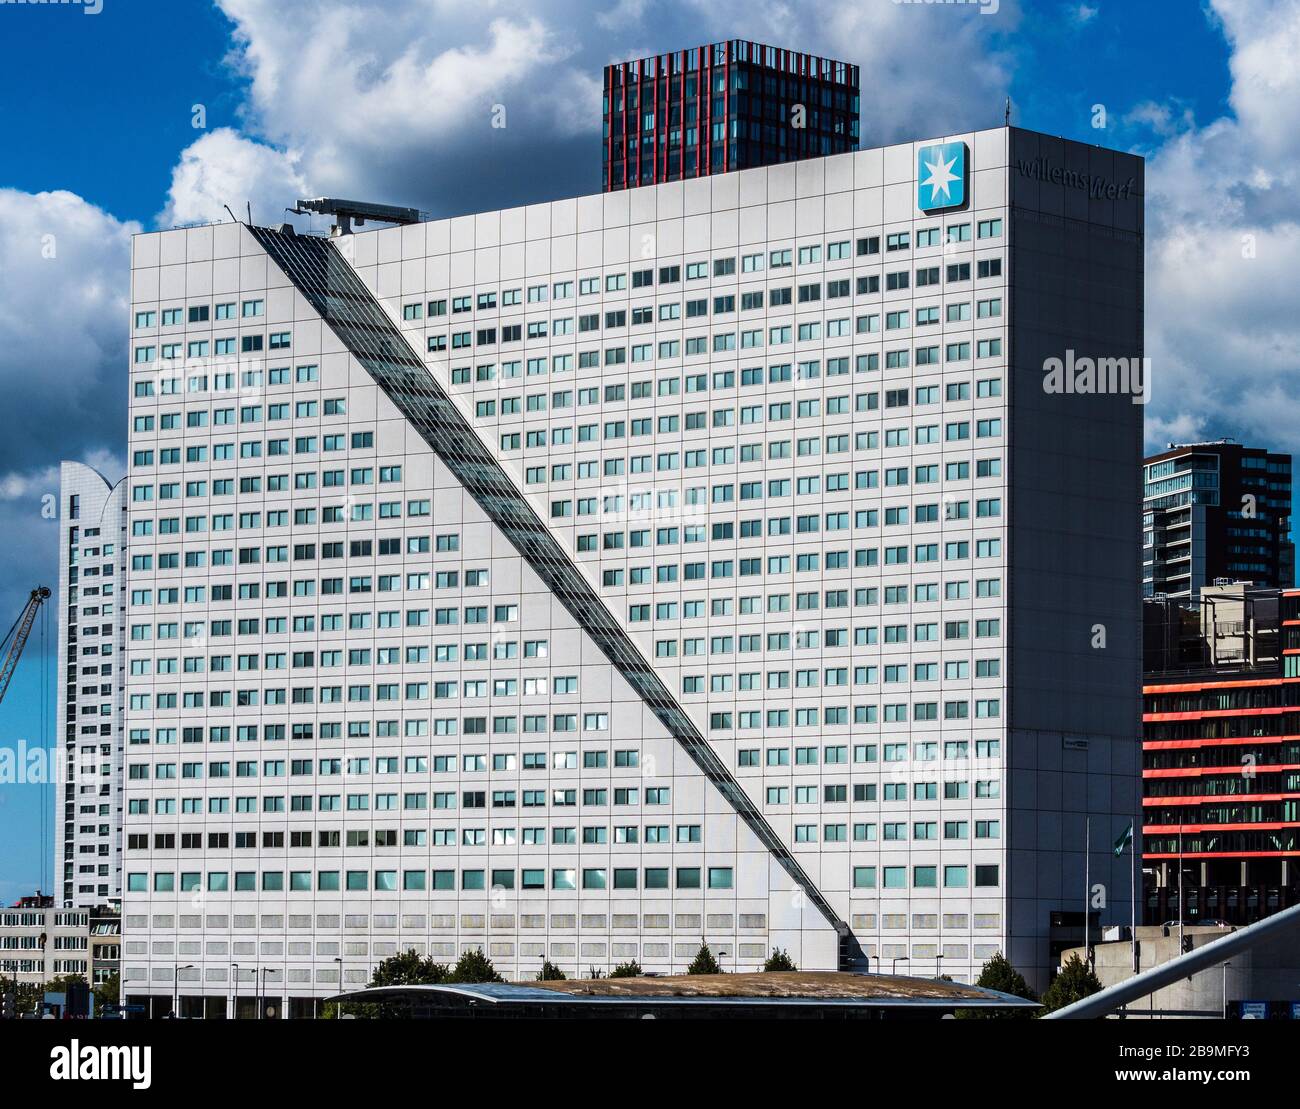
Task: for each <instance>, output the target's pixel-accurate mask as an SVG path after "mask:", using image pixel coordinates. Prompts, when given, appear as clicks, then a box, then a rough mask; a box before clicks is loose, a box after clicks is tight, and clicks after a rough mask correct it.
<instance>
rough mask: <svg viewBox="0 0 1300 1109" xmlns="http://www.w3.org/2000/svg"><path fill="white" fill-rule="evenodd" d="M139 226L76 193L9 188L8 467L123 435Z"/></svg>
mask: <svg viewBox="0 0 1300 1109" xmlns="http://www.w3.org/2000/svg"><path fill="white" fill-rule="evenodd" d="M139 230H140V227H139V225H138V224H134V223H122V222H120V221H118V220H117V219H114V218H113V216H111V215H109V214H108V213H107V212H104V211H102V210H101V209H99V208H96V207H95V206H94V205H93V204H89V203H87V202H86V201H85V200H83V199H81V197H79V196H76V195H74V194H72V193H70V192H43V193H25V192H20V191H18V190H16V189H0V258H4V260H5V264H4V266H3V267H0V334H3V335H4V336H5V341H4V343H3V344H0V390H3V396H4V411H5V413H6V416H7V417H8V418H7V419H6V421H5V435H4V436H3V438H0V473H12V472H15V471H21V472H28V471H31V470H33V469H35V468H38V467H40V466H49V465H53V464H55V463H57V461H58V460H59V454H60V446H59V444H60V443H61V442H76V443H78V445H79V449H80V450H83V451H84V450H89V449H93V448H95V447H99V446H105V445H116V444H117V443H119V442H120V441H121V439H122V437H123V435H124V434H125V431H126V390H125V388H124V387H123V386H124V380H125V371H126V366H127V350H126V326H127V313H128V311H129V305H128V282H127V281H126V280H125V277H126V274H127V273H128V272H129V271H130V265H131V261H130V257H131V255H130V251H131V235H132V234H134V233H136V232H138V231H139ZM114 421H116V423H114ZM52 429H57V433H56V434H52Z"/></svg>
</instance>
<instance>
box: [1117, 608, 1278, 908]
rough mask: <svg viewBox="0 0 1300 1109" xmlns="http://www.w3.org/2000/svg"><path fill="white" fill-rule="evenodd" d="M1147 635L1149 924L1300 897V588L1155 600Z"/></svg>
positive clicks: (1146, 863)
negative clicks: (1196, 601)
mask: <svg viewBox="0 0 1300 1109" xmlns="http://www.w3.org/2000/svg"><path fill="white" fill-rule="evenodd" d="M1145 647H1146V656H1147V658H1146V678H1145V684H1144V686H1143V695H1144V704H1143V716H1142V719H1143V742H1142V748H1143V759H1142V778H1143V800H1142V804H1143V820H1142V833H1143V859H1144V870H1145V873H1146V879H1147V881H1146V898H1145V903H1146V920H1147V923H1149V924H1159V923H1163V922H1166V921H1171V920H1176V919H1179V918H1180V916H1181V918H1182V919H1184V920H1186V921H1189V922H1190V921H1193V920H1206V921H1209V920H1225V921H1227V922H1229V923H1232V924H1244V923H1248V922H1250V921H1253V920H1258V919H1260V918H1261V917H1263V916H1267V915H1269V914H1270V913H1273V912H1276V911H1277V910H1278V909H1281V908H1285V907H1287V906H1288V905H1293V904H1296V903H1297V902H1300V590H1296V589H1289V590H1277V589H1253V588H1250V587H1249V586H1243V585H1241V584H1235V585H1220V586H1217V587H1213V588H1211V587H1207V588H1206V590H1205V591H1204V593H1203V596H1202V600H1201V604H1200V606H1199V608H1187V607H1185V606H1179V605H1176V604H1174V603H1172V602H1169V601H1161V600H1155V601H1148V602H1147V604H1146V643H1145ZM1180 871H1181V881H1180ZM1180 903H1181V905H1182V908H1183V911H1182V912H1181V913H1180Z"/></svg>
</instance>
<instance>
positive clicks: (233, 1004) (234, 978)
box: [230, 963, 239, 1020]
mask: <svg viewBox="0 0 1300 1109" xmlns="http://www.w3.org/2000/svg"><path fill="white" fill-rule="evenodd" d="M230 966H231V969H232V970H233V971H234V972H235V973H234V974H233V975H231V977H230V1019H231V1020H234V1019H235V1018H236V1017H237V1016H239V964H238V963H231V964H230Z"/></svg>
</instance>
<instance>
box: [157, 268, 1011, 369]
mask: <svg viewBox="0 0 1300 1109" xmlns="http://www.w3.org/2000/svg"><path fill="white" fill-rule="evenodd" d="M904 276H905V275H904ZM814 299H815V298H814ZM1000 300H1001V298H994V299H993V300H989V301H980V302H978V303H979V304H980V305H981V306H983V305H985V304H989V305H992V304H995V303H998V302H1000ZM948 307H949V308H950V309H951V310H952V311H953V312H954V313H960V311H962V310H963V309H964V310H966V311H969V307H970V305H969V304H968V303H963V304H958V305H949V306H948ZM989 311H990V312H991V311H992V309H991V308H990V309H989ZM999 313H1000V304H999ZM916 314H917V325H918V326H925V325H928V324H937V323H938V322H939V309H938V307H937V306H933V307H930V308H918V309H917V310H916ZM969 318H970V317H969V316H966V317H965V319H969ZM981 318H986V319H994V318H995V317H994V316H992V315H990V316H987V317H981ZM553 322H554V323H556V324H569V323H571V322H572V321H570V320H556V321H553ZM647 322H649V321H647ZM950 322H960V317H959V318H958V319H955V320H951V321H950ZM886 323H887V325H888V326H887V328H886V329H887V330H896V329H905V328H907V327H908V323H907V313H906V312H905V311H898V312H891V313H887V314H886ZM823 324H824V326H825V332H824V334H823V330H822V328H823ZM849 325H850V318H849V317H848V316H844V317H842V318H838V319H829V320H825V321H823V320H815V321H809V322H801V323H799V324H798V328H797V335H798V339H797V341H798V342H800V343H807V342H819V341H821V340H822V338H823V337H824V338H826V339H846V338H849V337H851V336H852V335H855V334H856V335H867V334H875V333H878V332H879V331H880V315H879V314H878V313H872V314H866V315H860V316H858V317H857V318H856V321H855V322H854V326H853V329H850V326H849ZM522 326H523V325H522V324H508V325H505V326H503V327H502V328H501V329H500V333H501V339H500V342H501V343H515V342H520V341H521V338H522V335H521V330H520V329H521V327H522ZM546 328H547V324H546V323H544V322H540V321H539V322H537V323H532V324H529V325H528V337H529V338H530V339H536V338H546V337H547V331H546ZM551 334H552V335H553V336H558V335H561V334H564V335H571V334H572V331H567V330H566V331H553V332H552V333H551ZM739 335H740V339H739V346H737V338H736V336H737V333H736V332H734V331H726V332H715V333H714V335H713V337H712V342H711V343H710V340H709V337H708V336H706V335H697V336H690V337H687V338H686V340H685V346H684V347H683V343H682V340H680V339H663V340H660V341H659V345H658V351H659V353H658V357H659V358H661V359H664V360H671V359H676V358H680V357H681V356H682V351H683V349H684V350H685V353H686V356H687V357H691V356H695V355H701V354H707V353H709V352H710V351H712V352H713V353H715V354H717V353H725V352H728V351H733V350H758V349H761V348H762V347H763V345H764V344H763V329H762V328H754V329H752V330H748V331H741V332H740V333H739ZM795 335H796V329H795V328H794V327H792V326H791V325H790V324H777V325H774V326H772V327H769V328H768V334H767V345H768V346H773V347H778V346H785V345H786V344H787V343H790V342H792V341H795ZM450 339H451V348H450V349H451V350H465V349H467V348H469V347H474V346H495V345H496V344H497V328H495V327H489V328H480V329H479V330H478V331H477V332H474V331H455V332H452V333H451V335H450ZM447 341H448V335H447V334H446V333H443V334H439V335H430V336H428V338H427V339H426V343H425V348H426V351H427V352H428V353H430V354H434V353H440V352H443V351H446V350H447V349H448V346H447ZM988 341H989V342H992V340H988ZM998 342H999V344H1000V340H999V341H998ZM966 346H967V347H968V348H969V346H970V343H969V342H967V343H966ZM147 349H148V350H149V351H152V348H147ZM631 350H632V359H631V360H632V361H633V362H649V361H651V360H652V356H653V352H654V350H655V345H654V343H653V342H646V343H640V344H633V346H632V348H631ZM1000 352H1001V347H1000V345H999V347H998V348H997V353H1000ZM227 353H233V348H231V350H230V351H227ZM600 353H601V352H600V351H599V350H586V351H579V352H578V368H579V369H589V368H594V367H598V366H601V365H602V364H603V365H605V366H621V365H624V364H625V363H626V362H627V361H628V358H627V348H625V347H621V346H619V347H606V348H605V356H604V362H603V363H602V362H601V360H600ZM138 354H139V351H137V355H138ZM990 356H991V355H989V354H981V355H980V357H990ZM965 357H966V358H969V357H970V354H969V350H968V352H967V354H966V355H965ZM137 360H138V361H141V360H142V361H149V360H150V359H149V358H148V357H146V358H143V359H141V358H138V359H137ZM937 360H938V359H937V358H936V359H934V361H937ZM953 360H955V359H953V358H951V357H950V358H949V361H953ZM551 361H552V372H553V373H564V372H566V371H568V370H572V369H573V355H572V354H556V355H552V356H551ZM545 363H546V359H545V358H530V359H529V360H528V373H529V376H532V375H534V374H540V373H545V372H546V371H545V368H544V367H545ZM919 364H920V363H918V365H919ZM504 368H505V367H503V369H504ZM514 376H518V373H517V371H516V373H515V374H514ZM466 380H467V379H466ZM457 383H458V381H457V380H456V379H453V384H457Z"/></svg>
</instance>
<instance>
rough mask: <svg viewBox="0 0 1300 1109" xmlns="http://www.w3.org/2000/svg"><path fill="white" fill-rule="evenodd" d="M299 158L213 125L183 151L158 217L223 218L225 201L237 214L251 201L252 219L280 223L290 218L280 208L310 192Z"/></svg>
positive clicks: (169, 220) (171, 221)
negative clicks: (164, 204)
mask: <svg viewBox="0 0 1300 1109" xmlns="http://www.w3.org/2000/svg"><path fill="white" fill-rule="evenodd" d="M300 162H301V157H300V155H298V154H297V153H295V152H293V151H282V150H277V149H275V148H274V147H271V146H267V145H266V144H265V143H260V142H255V141H254V140H252V139H248V138H245V137H244V136H242V135H240V134H239V133H238V132H236V131H232V130H231V129H230V128H228V127H222V128H218V129H217V130H215V131H211V132H209V133H208V134H206V135H203V136H202V137H200V138H199V139H197V140H196V141H195V142H193V143H191V144H190V146H188V147H187V148H186V149H185V150H184V151H183V152H182V154H181V160H180V162H179V163H177V165H176V167H175V168H174V169H173V170H172V182H171V188H170V189H169V190H168V193H167V205H166V207H165V208H164V209H163V211H162V213H161V214H160V215H159V217H158V222H159V224H160V225H161V226H163V227H173V226H176V225H177V224H183V223H206V222H210V221H212V220H228V219H229V218H230V216H229V215H227V213H226V207H225V206H226V205H229V206H230V209H231V211H232V212H233V213H234V215H235V218H237V219H241V220H242V219H244V218H245V217H246V212H247V210H248V206H249V205H251V207H252V211H253V221H254V222H255V223H261V224H275V223H282V222H284V221H286V220H288V219H289V217H288V216H287V215H285V214H284V209H285V208H286V207H287V206H288V205H291V204H292V203H293V202H294V201H295V200H297V199H298V198H299V197H302V196H307V195H308V194H309V191H308V189H307V181H306V178H305V177H304V176H303V174H302V172H301V169H300Z"/></svg>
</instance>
